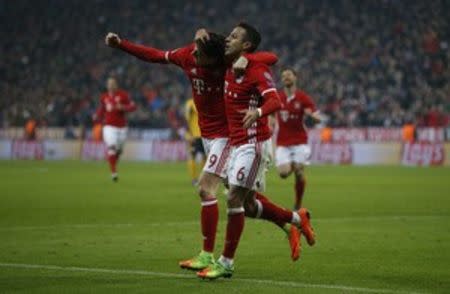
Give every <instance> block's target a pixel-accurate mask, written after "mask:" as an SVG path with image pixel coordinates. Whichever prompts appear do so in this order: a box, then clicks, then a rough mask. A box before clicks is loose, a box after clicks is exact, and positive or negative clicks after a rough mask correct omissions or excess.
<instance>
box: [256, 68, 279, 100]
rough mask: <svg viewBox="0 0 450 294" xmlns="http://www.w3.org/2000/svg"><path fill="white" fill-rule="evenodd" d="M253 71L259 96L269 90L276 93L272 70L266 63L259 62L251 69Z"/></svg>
mask: <svg viewBox="0 0 450 294" xmlns="http://www.w3.org/2000/svg"><path fill="white" fill-rule="evenodd" d="M253 72H254V74H255V79H256V87H257V89H258V91H259V93H260V94H261V96H264V95H265V94H266V93H269V92H275V93H277V89H276V87H275V82H274V80H273V76H272V72H271V71H270V69H269V67H268V66H267V65H265V64H259V65H257V66H256V67H255V68H254V69H253Z"/></svg>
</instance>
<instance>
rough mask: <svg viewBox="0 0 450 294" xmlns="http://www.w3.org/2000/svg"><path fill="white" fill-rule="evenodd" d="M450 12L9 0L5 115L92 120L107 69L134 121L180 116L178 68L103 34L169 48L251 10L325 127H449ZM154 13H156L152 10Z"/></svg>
mask: <svg viewBox="0 0 450 294" xmlns="http://www.w3.org/2000/svg"><path fill="white" fill-rule="evenodd" d="M449 10H450V4H449V2H448V1H444V0H436V1H428V2H425V1H418V0H412V1H406V0H399V1H389V0H385V1H362V2H354V1H348V0H337V1H333V0H323V1H315V0H305V1H278V0H261V1H253V2H252V1H240V2H237V3H234V2H233V3H229V2H227V1H219V0H200V1H195V2H192V1H176V0H167V1H165V2H164V5H161V4H160V3H158V2H155V1H145V0H134V1H122V2H120V1H119V2H117V1H105V0H99V1H91V2H80V1H75V0H67V1H58V0H42V1H32V2H30V1H25V0H17V1H4V3H3V4H2V5H1V7H0V16H1V17H2V20H3V23H2V30H1V36H2V39H4V40H14V42H2V43H1V44H0V54H1V56H2V62H1V63H0V95H1V97H2V99H1V100H0V109H2V112H3V114H2V117H3V119H2V123H3V125H16V126H17V125H24V124H25V122H26V120H27V117H26V113H27V112H31V110H33V113H35V114H36V119H37V120H38V121H41V120H45V121H46V122H47V124H48V125H50V126H67V125H70V124H72V123H73V124H74V126H80V125H85V124H89V122H88V120H87V119H86V117H89V116H90V114H92V113H93V111H94V109H95V106H96V102H97V101H96V99H95V97H98V94H99V93H98V89H99V88H100V87H99V85H100V84H101V83H102V81H103V80H104V79H105V77H107V76H109V75H110V74H111V73H114V74H116V75H118V76H120V79H121V80H123V81H124V83H123V86H124V87H125V88H127V89H130V90H131V91H132V93H131V95H132V96H133V97H136V103H137V104H138V108H139V109H140V110H139V111H138V112H136V113H135V114H133V115H132V116H130V127H170V125H171V121H172V118H169V117H167V113H168V112H167V111H166V110H167V107H175V108H177V111H176V112H177V113H178V114H180V113H182V108H183V104H184V101H183V100H184V99H182V98H181V97H184V96H185V95H184V94H185V93H186V88H188V87H189V84H188V82H187V80H186V79H185V78H184V77H183V74H182V73H181V72H179V71H177V70H175V69H171V68H168V67H148V66H146V65H145V64H143V63H141V62H138V61H137V60H133V59H130V58H125V57H124V56H122V55H121V54H118V53H117V52H114V51H112V50H108V48H105V46H104V44H103V38H102V36H104V34H105V33H106V32H108V31H117V32H119V33H122V34H124V35H127V36H135V40H134V41H137V42H142V43H145V42H149V41H151V43H152V44H154V45H155V46H157V47H159V48H172V46H173V45H174V44H179V45H180V46H182V45H184V44H186V43H188V42H191V40H192V31H194V30H195V29H196V28H199V27H204V26H206V27H208V28H211V29H212V30H214V31H228V30H229V29H230V28H231V27H232V25H233V24H235V23H236V22H237V21H238V20H241V19H246V20H247V21H248V22H250V23H253V24H255V25H256V27H257V28H258V29H259V30H260V31H261V32H262V34H263V35H264V43H263V44H262V48H264V49H266V50H271V51H274V52H276V53H278V55H279V57H280V61H279V65H280V66H286V65H292V64H293V65H294V69H295V70H296V71H297V72H299V74H300V75H301V76H302V77H304V81H303V84H302V85H301V87H302V88H304V89H305V91H307V92H308V93H310V94H311V96H313V97H315V98H316V100H317V101H316V102H317V104H318V107H319V108H320V109H321V110H323V111H324V112H325V114H326V115H327V116H329V118H330V120H329V122H328V124H329V125H330V126H332V127H336V126H343V127H348V126H355V127H358V126H386V127H391V126H392V127H397V126H402V125H403V124H404V123H405V120H406V118H407V117H410V116H413V117H414V120H415V121H416V122H417V123H418V124H421V123H423V124H424V125H428V124H432V125H437V126H448V124H449V122H448V114H449V108H450V102H449V101H450V70H449V67H448V63H449V59H450V50H449V41H450V29H449V22H448V20H447V19H448V16H447V13H446V11H449ZM149 11H158V13H156V14H153V15H152V17H151V18H149V17H148V12H149ZM18 15H20V16H21V17H20V20H19V19H18V18H17V16H18ZM261 15H265V17H264V18H261V17H260V16H261ZM267 19H271V21H270V22H268V21H266V20H267ZM124 24H125V25H124ZM292 24H295V26H296V28H298V29H296V31H295V33H292V32H293V31H292ZM161 27H164V30H161ZM162 32H164V33H162ZM67 36H71V37H70V38H67ZM179 36H182V37H180V38H179V39H176V40H175V41H174V38H176V37H177V38H178V37H179ZM74 39H76V40H77V42H73V40H74ZM155 97H159V98H160V99H161V101H158V100H157V102H151V101H153V99H157V98H155ZM172 97H175V98H177V99H178V100H179V101H178V104H177V105H175V106H171V103H170V100H168V99H172ZM159 98H158V99H159ZM161 104H162V105H161ZM149 105H152V106H151V107H149ZM440 105H442V107H441V106H440ZM425 106H426V108H425ZM171 111H172V110H171ZM430 112H431V113H430ZM435 112H438V113H439V116H443V117H444V118H439V119H436V117H435V116H436V115H437V113H435ZM172 125H173V124H172Z"/></svg>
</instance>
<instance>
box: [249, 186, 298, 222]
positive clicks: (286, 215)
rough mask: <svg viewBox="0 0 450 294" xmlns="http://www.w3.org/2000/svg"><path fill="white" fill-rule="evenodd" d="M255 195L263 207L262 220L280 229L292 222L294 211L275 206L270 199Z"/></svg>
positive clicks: (258, 194)
mask: <svg viewBox="0 0 450 294" xmlns="http://www.w3.org/2000/svg"><path fill="white" fill-rule="evenodd" d="M255 195H256V199H257V200H259V201H260V203H261V205H262V213H261V215H260V217H261V218H262V219H265V220H268V221H271V222H273V223H275V224H277V225H278V226H280V227H283V226H284V224H285V223H291V222H292V211H289V210H287V209H284V208H282V207H279V206H277V205H275V204H274V203H273V202H271V201H270V200H269V198H267V197H265V196H264V195H262V194H260V193H258V192H256V193H255Z"/></svg>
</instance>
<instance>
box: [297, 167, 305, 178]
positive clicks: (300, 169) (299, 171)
mask: <svg viewBox="0 0 450 294" xmlns="http://www.w3.org/2000/svg"><path fill="white" fill-rule="evenodd" d="M304 176H305V170H304V167H303V165H296V166H295V177H296V178H297V179H299V180H301V179H303V177H304Z"/></svg>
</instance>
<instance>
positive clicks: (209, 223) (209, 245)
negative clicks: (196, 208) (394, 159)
mask: <svg viewBox="0 0 450 294" xmlns="http://www.w3.org/2000/svg"><path fill="white" fill-rule="evenodd" d="M201 223H202V235H203V250H204V251H206V252H213V251H214V243H215V241H216V232H217V224H218V223H219V206H218V205H217V199H216V198H213V197H211V199H207V200H205V201H202V212H201Z"/></svg>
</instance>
